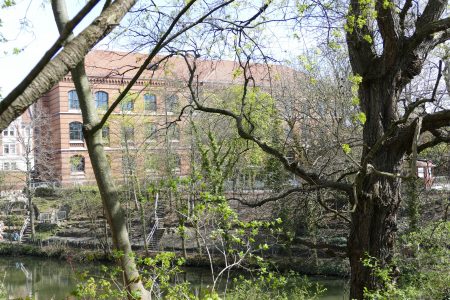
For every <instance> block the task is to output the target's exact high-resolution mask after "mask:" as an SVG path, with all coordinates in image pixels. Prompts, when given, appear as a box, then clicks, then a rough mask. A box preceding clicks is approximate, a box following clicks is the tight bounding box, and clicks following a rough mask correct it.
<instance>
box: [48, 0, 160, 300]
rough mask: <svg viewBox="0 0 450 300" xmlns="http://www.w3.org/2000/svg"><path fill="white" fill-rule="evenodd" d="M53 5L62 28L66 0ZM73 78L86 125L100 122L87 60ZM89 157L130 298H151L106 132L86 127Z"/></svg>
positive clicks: (59, 0) (77, 68)
mask: <svg viewBox="0 0 450 300" xmlns="http://www.w3.org/2000/svg"><path fill="white" fill-rule="evenodd" d="M52 8H53V12H54V14H55V20H56V22H57V24H58V28H59V30H60V31H61V30H62V28H64V24H65V23H66V22H67V20H68V18H67V10H66V7H65V1H64V0H53V1H52ZM72 79H73V81H74V83H75V88H76V90H77V94H78V97H79V101H80V108H81V111H82V115H83V123H84V128H86V125H92V124H98V123H99V118H98V113H97V109H96V107H95V103H94V100H93V99H92V92H91V89H90V86H89V81H88V78H87V76H86V72H85V69H84V60H82V61H81V62H80V63H79V64H78V65H77V66H76V67H75V69H73V70H72ZM84 138H85V140H86V144H87V148H88V152H89V157H90V159H91V164H92V169H93V170H94V174H95V179H96V180H97V185H98V188H99V191H100V195H101V198H102V203H103V207H104V208H105V211H106V217H107V220H108V223H109V226H110V228H111V233H112V239H113V243H114V246H115V248H116V249H117V250H118V251H120V256H119V259H120V263H121V266H122V271H123V274H124V278H125V286H126V288H127V290H128V291H129V295H128V297H129V298H130V299H135V298H134V297H133V296H132V294H133V295H137V294H139V295H140V296H139V299H151V297H150V294H149V293H148V291H146V290H145V288H144V286H143V284H142V281H141V279H140V276H139V271H138V269H137V266H136V263H135V260H134V253H133V251H132V249H131V244H130V240H129V236H128V231H127V228H126V220H125V214H124V211H123V209H122V206H121V205H120V195H119V193H118V191H117V189H116V186H115V184H114V180H113V178H112V173H111V168H110V166H109V163H108V159H107V157H106V153H105V150H104V147H103V141H102V132H101V130H97V131H95V132H89V131H88V132H86V130H84Z"/></svg>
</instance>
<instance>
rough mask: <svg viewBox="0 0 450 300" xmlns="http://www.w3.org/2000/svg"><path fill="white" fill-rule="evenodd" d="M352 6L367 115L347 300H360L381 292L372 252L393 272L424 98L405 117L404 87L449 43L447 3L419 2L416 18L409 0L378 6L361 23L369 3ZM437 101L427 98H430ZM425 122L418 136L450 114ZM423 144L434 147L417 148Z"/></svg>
mask: <svg viewBox="0 0 450 300" xmlns="http://www.w3.org/2000/svg"><path fill="white" fill-rule="evenodd" d="M349 3H350V5H349V10H348V15H349V16H352V18H349V19H348V22H347V33H346V38H347V47H348V52H349V58H350V63H351V66H352V71H353V73H354V74H357V75H360V76H361V78H362V82H361V84H360V85H359V100H360V109H361V111H362V112H364V113H365V115H366V122H365V124H364V125H363V126H364V130H363V144H364V149H363V155H362V158H361V168H360V173H359V174H358V175H357V176H356V180H355V185H354V186H355V193H354V194H353V195H351V198H352V200H353V201H352V202H353V204H355V205H356V208H355V211H354V212H353V213H352V225H351V233H350V237H349V240H348V254H349V259H350V265H351V288H350V299H363V291H364V287H366V288H368V289H373V288H377V287H378V282H377V278H375V277H374V275H373V272H372V270H370V269H368V268H366V267H364V266H363V264H362V260H363V259H364V258H365V256H366V255H369V256H371V257H375V258H376V259H377V260H378V262H379V264H380V265H381V267H388V264H389V262H390V261H391V258H392V256H393V250H394V240H395V232H396V230H397V228H396V216H397V210H398V207H399V204H400V184H401V179H400V177H399V176H397V174H400V171H401V168H402V164H403V162H404V159H405V157H406V154H407V153H410V152H411V151H412V145H413V140H414V139H416V136H417V133H416V134H415V133H414V132H415V131H416V127H417V126H416V124H417V123H418V118H416V117H414V116H413V114H411V113H412V112H413V111H414V109H415V108H417V106H416V104H417V105H420V101H418V100H415V102H413V103H411V104H410V105H411V106H410V107H409V108H408V109H407V110H406V112H405V113H404V114H403V116H401V115H400V113H399V112H398V110H397V107H398V100H399V99H400V95H401V93H402V91H403V89H404V87H405V86H406V84H408V83H409V82H411V80H412V79H413V78H414V77H415V76H417V75H418V74H420V73H421V71H422V68H423V65H424V62H425V60H426V58H427V55H428V53H429V52H430V51H431V50H432V49H433V48H434V47H435V46H437V45H438V44H440V43H443V42H445V41H446V40H448V39H449V34H448V29H449V28H450V18H448V17H444V18H441V17H442V14H443V12H444V10H445V8H446V7H447V4H448V1H447V0H439V1H435V0H429V1H423V2H420V6H421V7H422V8H423V9H422V10H421V12H420V14H419V15H414V13H413V12H412V5H411V1H406V2H405V3H404V4H403V7H401V6H402V5H401V4H399V7H397V6H395V5H392V6H386V5H385V4H384V2H383V1H375V10H376V16H375V17H374V18H373V19H372V20H370V21H367V22H365V23H364V24H357V22H356V21H353V20H357V19H358V18H359V17H360V16H363V15H364V11H365V10H366V9H367V6H366V5H365V4H364V3H362V2H361V1H359V0H350V2H349ZM410 17H412V18H414V19H415V22H414V23H407V22H406V21H405V20H407V19H408V18H410ZM373 24H376V26H373ZM406 27H407V28H408V30H406V29H405V28H406ZM412 30H413V31H414V34H412V35H411V34H410V32H411V31H412ZM408 31H409V32H408ZM364 37H371V38H373V39H374V40H375V38H378V39H379V40H378V43H379V44H378V46H379V47H381V46H382V51H380V50H381V49H380V48H378V51H377V49H376V47H375V46H374V44H375V43H374V42H369V41H367V40H366V39H365V38H364ZM380 52H381V53H380ZM433 97H434V96H433V95H432V96H431V99H429V100H427V101H428V102H430V101H433V100H434V99H433ZM423 100H425V99H423ZM423 103H424V102H423ZM421 120H422V128H421V130H419V131H420V133H423V132H425V131H430V130H434V129H437V128H440V127H444V126H449V125H450V111H449V110H443V111H440V112H436V113H433V114H427V115H425V116H423V119H421ZM432 144H433V143H431V144H430V145H432ZM426 147H429V145H423V147H421V146H418V147H417V148H418V149H421V150H423V149H425V148H426Z"/></svg>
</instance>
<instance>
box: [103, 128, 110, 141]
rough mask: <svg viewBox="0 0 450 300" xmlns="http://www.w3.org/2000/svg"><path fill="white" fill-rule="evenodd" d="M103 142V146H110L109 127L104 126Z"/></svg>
mask: <svg viewBox="0 0 450 300" xmlns="http://www.w3.org/2000/svg"><path fill="white" fill-rule="evenodd" d="M102 141H103V145H109V127H108V126H103V128H102Z"/></svg>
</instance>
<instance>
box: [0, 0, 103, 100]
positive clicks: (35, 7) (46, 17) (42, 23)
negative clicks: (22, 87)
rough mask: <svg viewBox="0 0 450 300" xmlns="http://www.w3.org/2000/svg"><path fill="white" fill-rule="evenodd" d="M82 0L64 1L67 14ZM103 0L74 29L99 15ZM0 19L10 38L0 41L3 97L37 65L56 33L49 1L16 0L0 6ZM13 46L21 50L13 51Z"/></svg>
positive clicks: (0, 30)
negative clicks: (12, 4) (5, 41)
mask: <svg viewBox="0 0 450 300" xmlns="http://www.w3.org/2000/svg"><path fill="white" fill-rule="evenodd" d="M84 2H85V1H82V0H70V1H67V3H68V4H67V5H68V7H67V9H68V11H69V16H70V17H72V16H74V15H75V14H76V13H77V11H78V10H79V9H80V8H81V7H82V6H83V4H84ZM102 4H103V3H102V2H101V3H99V4H97V6H96V7H95V8H94V10H92V11H91V13H90V14H89V16H88V18H87V19H86V20H83V22H82V23H81V24H80V25H79V26H78V27H77V28H76V30H75V33H78V32H80V31H81V30H82V29H83V28H85V27H86V26H87V25H88V24H89V23H90V22H91V21H92V20H93V19H94V18H95V17H96V16H98V14H99V13H100V10H101V8H102ZM0 20H1V22H2V27H0V32H1V33H2V34H3V35H4V36H5V37H6V38H7V39H8V40H9V41H8V42H7V43H0V88H1V91H0V93H1V95H2V96H3V97H5V96H6V95H7V94H8V93H9V92H10V91H11V90H12V89H13V88H14V87H15V86H16V85H18V84H19V83H20V81H21V80H22V79H23V78H24V77H25V76H26V75H27V74H28V72H29V71H30V70H31V69H32V67H34V66H35V65H36V63H37V62H38V60H39V59H40V58H41V57H42V56H43V55H44V53H45V52H46V51H47V50H48V48H50V47H51V45H52V44H53V43H54V42H55V41H56V39H57V38H58V36H59V34H58V31H57V28H56V24H55V21H54V20H53V13H52V9H51V5H50V3H49V1H46V0H22V1H21V0H19V1H17V5H16V6H14V7H11V8H7V9H0ZM14 48H17V49H23V51H21V52H20V53H19V54H12V52H13V49H14Z"/></svg>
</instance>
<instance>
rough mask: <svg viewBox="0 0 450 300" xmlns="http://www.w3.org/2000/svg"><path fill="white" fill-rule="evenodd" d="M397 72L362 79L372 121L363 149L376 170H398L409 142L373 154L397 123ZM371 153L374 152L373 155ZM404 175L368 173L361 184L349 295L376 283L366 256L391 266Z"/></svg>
mask: <svg viewBox="0 0 450 300" xmlns="http://www.w3.org/2000/svg"><path fill="white" fill-rule="evenodd" d="M392 78H393V77H392V76H391V77H390V76H387V77H385V78H382V79H378V80H373V81H370V82H363V83H362V84H361V86H360V91H359V96H360V99H361V103H362V107H363V108H362V109H363V111H364V112H365V113H366V117H367V121H366V123H365V125H364V131H363V139H364V145H365V147H364V150H363V156H362V160H363V161H364V160H365V159H367V158H369V163H370V164H371V165H372V166H373V167H374V168H375V169H376V170H377V171H382V172H386V173H390V174H399V173H400V171H401V167H402V162H403V157H404V153H405V147H404V146H403V145H401V146H400V147H399V145H397V144H396V143H392V144H390V143H389V142H386V143H384V144H383V146H382V147H381V148H380V150H378V151H376V153H375V154H373V153H371V150H372V148H373V147H374V146H375V144H376V143H377V142H378V141H379V140H380V139H381V138H382V137H383V135H384V134H385V133H386V132H387V131H388V129H389V128H390V126H391V125H392V120H393V116H395V115H396V107H395V105H396V101H395V99H397V97H398V94H396V93H395V89H393V86H394V83H393V82H392V81H391V79H392ZM368 156H370V157H368ZM400 184H401V180H400V178H398V177H397V178H396V177H388V176H383V175H378V174H376V173H373V172H372V173H369V172H368V173H367V174H365V175H364V176H363V180H362V182H361V183H360V186H359V187H358V190H359V191H358V193H357V198H358V199H356V203H357V205H356V209H355V211H354V212H353V213H352V225H351V232H350V237H349V242H348V251H349V259H350V266H351V290H350V299H363V291H364V287H367V288H368V289H373V288H377V287H378V286H377V285H378V284H377V279H376V278H375V277H374V276H373V273H372V270H370V269H369V268H367V267H364V266H363V263H362V260H363V259H364V258H366V257H367V256H370V257H375V258H376V259H378V261H379V262H380V264H381V265H383V266H385V265H387V264H388V263H389V262H390V260H391V258H392V256H393V250H394V240H395V232H396V230H397V227H396V217H397V209H398V206H399V203H400Z"/></svg>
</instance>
